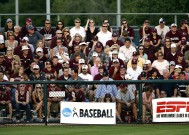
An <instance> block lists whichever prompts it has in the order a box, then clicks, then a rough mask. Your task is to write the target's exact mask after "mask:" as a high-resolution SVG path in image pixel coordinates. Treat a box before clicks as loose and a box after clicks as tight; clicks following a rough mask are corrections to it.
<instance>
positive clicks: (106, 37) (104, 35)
mask: <svg viewBox="0 0 189 135" xmlns="http://www.w3.org/2000/svg"><path fill="white" fill-rule="evenodd" d="M97 36H98V40H99V41H100V42H101V43H102V44H103V46H104V47H105V46H106V42H107V41H108V40H111V39H112V33H111V32H109V31H107V32H106V33H104V32H102V31H100V32H98V33H97Z"/></svg>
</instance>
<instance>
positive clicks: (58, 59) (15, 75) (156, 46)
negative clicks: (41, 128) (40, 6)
mask: <svg viewBox="0 0 189 135" xmlns="http://www.w3.org/2000/svg"><path fill="white" fill-rule="evenodd" d="M73 23H74V25H75V26H74V27H73V28H69V27H66V26H65V24H64V23H63V21H58V22H57V26H56V28H55V29H54V28H52V27H51V21H50V20H45V21H44V27H43V28H42V29H40V30H37V29H36V27H35V26H34V24H32V19H31V18H27V19H26V21H25V25H24V26H22V27H20V26H18V25H14V22H13V21H12V20H11V19H10V18H9V19H7V21H6V26H5V30H4V32H3V31H0V82H6V81H11V82H14V81H36V80H51V81H52V84H49V85H48V94H47V95H48V97H47V102H48V104H47V106H48V117H51V112H58V111H59V109H60V101H71V102H93V101H96V102H104V98H105V101H106V102H117V113H116V115H117V117H118V118H119V120H120V121H122V119H121V118H120V116H121V115H122V114H121V113H122V108H126V109H127V108H131V109H132V111H133V114H134V119H135V120H136V119H137V106H138V100H139V99H138V86H137V85H135V84H128V85H127V84H120V85H113V84H111V85H107V84H99V85H86V84H85V83H83V84H69V85H62V84H59V85H55V84H53V81H55V80H62V81H76V80H81V81H93V80H100V81H114V80H147V79H150V80H155V79H163V80H169V79H175V80H188V77H189V46H188V45H189V42H188V41H189V38H188V34H189V27H188V23H187V20H184V19H183V20H181V24H180V25H177V24H175V23H173V24H171V26H170V27H168V26H166V24H165V20H164V19H163V18H160V19H159V22H158V25H157V26H155V27H154V28H152V27H151V26H150V22H149V20H145V21H144V23H143V25H142V27H141V28H140V30H139V34H140V40H139V41H138V43H134V42H133V41H134V38H135V33H134V30H133V28H132V27H130V25H129V24H128V21H127V20H126V19H125V18H123V19H122V21H121V23H122V24H121V26H120V27H119V29H118V31H113V29H112V27H111V25H110V24H111V22H109V20H108V19H105V20H103V21H102V25H101V26H100V28H99V29H98V28H97V27H96V26H95V20H94V19H88V20H87V23H86V26H85V27H82V25H81V24H82V23H83V22H82V21H81V20H80V19H79V18H76V19H75V20H74V21H73ZM51 91H65V97H50V96H49V92H51ZM43 92H44V91H43V85H41V84H36V85H33V84H32V82H31V84H20V85H3V86H1V87H0V109H7V110H8V114H9V115H8V117H10V118H12V116H13V110H14V109H15V110H16V111H15V116H16V118H17V120H18V121H19V119H20V109H25V110H26V120H27V121H31V119H32V114H31V109H32V110H33V113H34V114H35V115H37V116H38V118H40V119H42V118H43V115H44V114H43V110H44V109H43V99H44V93H43ZM178 96H179V97H188V96H189V95H188V91H187V84H184V83H178V84H167V83H163V84H157V85H156V84H153V85H152V84H143V95H142V97H143V122H145V112H146V110H147V109H148V110H149V111H150V112H151V113H152V103H151V101H152V99H153V98H163V97H178ZM110 99H111V100H110Z"/></svg>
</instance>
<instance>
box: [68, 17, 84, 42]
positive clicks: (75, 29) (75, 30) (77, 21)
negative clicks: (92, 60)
mask: <svg viewBox="0 0 189 135" xmlns="http://www.w3.org/2000/svg"><path fill="white" fill-rule="evenodd" d="M74 23H75V26H74V27H73V28H71V29H70V36H71V37H72V38H73V37H74V36H75V34H76V33H78V34H80V35H81V37H82V41H84V39H85V37H86V33H85V29H84V28H83V27H81V20H80V19H79V18H76V19H75V20H74Z"/></svg>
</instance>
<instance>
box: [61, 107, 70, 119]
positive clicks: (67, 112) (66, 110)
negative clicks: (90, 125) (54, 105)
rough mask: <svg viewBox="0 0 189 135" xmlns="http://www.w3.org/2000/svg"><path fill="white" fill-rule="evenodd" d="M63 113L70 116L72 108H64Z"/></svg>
mask: <svg viewBox="0 0 189 135" xmlns="http://www.w3.org/2000/svg"><path fill="white" fill-rule="evenodd" d="M62 114H63V115H64V117H70V116H71V115H72V111H71V110H70V108H64V109H63V110H62Z"/></svg>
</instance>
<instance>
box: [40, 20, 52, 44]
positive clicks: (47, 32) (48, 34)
mask: <svg viewBox="0 0 189 135" xmlns="http://www.w3.org/2000/svg"><path fill="white" fill-rule="evenodd" d="M44 25H45V26H44V28H42V29H41V30H40V31H39V33H40V34H41V35H43V36H44V38H45V42H44V44H45V47H50V44H51V40H52V37H54V36H55V30H54V29H53V28H52V27H51V22H50V20H48V19H47V20H45V24H44Z"/></svg>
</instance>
